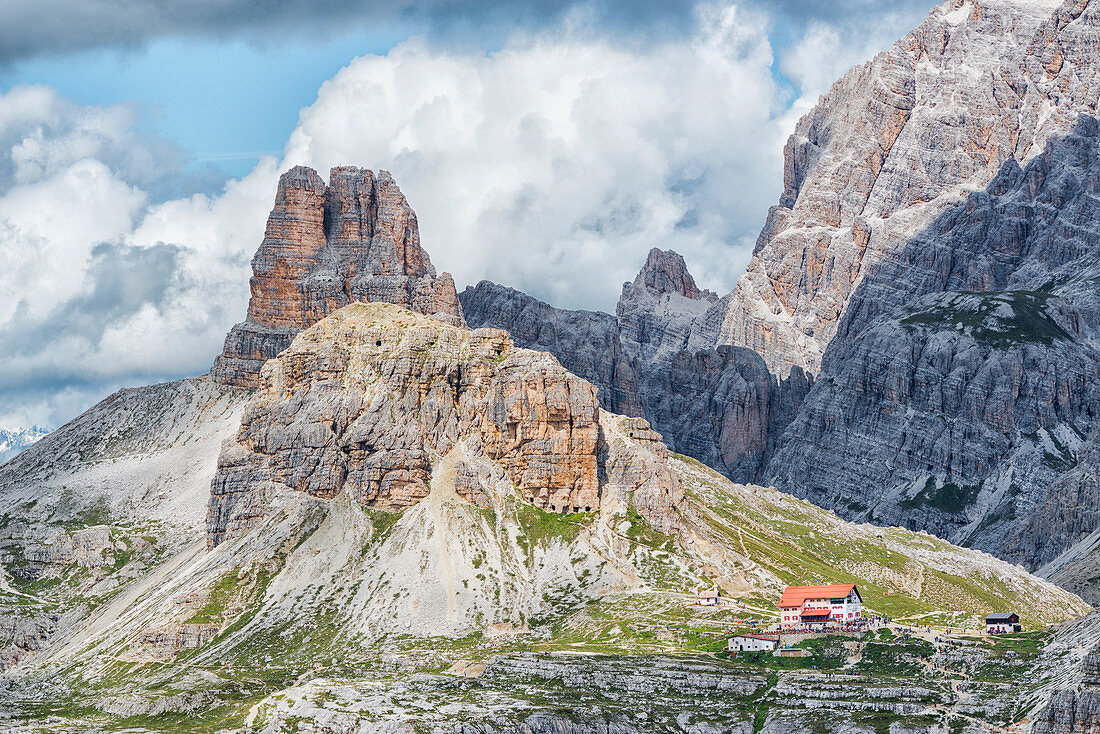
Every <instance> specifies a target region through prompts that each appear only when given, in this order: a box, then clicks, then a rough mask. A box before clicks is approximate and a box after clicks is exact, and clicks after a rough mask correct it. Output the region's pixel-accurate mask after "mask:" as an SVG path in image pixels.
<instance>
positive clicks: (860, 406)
mask: <svg viewBox="0 0 1100 734" xmlns="http://www.w3.org/2000/svg"><path fill="white" fill-rule="evenodd" d="M1098 172H1100V126H1098V124H1097V121H1096V119H1094V118H1092V117H1087V116H1085V117H1081V118H1080V119H1079V120H1078V123H1077V124H1076V125H1075V126H1074V128H1073V129H1072V130H1071V131H1069V132H1068V133H1066V134H1065V135H1063V136H1062V137H1059V138H1056V139H1052V140H1050V141H1049V142H1048V143H1047V145H1046V146H1045V148H1044V150H1043V152H1042V153H1040V154H1039V155H1036V156H1035V157H1033V158H1032V159H1031V160H1030V161H1029V162H1028V163H1027V165H1026V166H1024V167H1023V168H1021V167H1020V166H1019V165H1018V164H1017V163H1016V162H1015V161H1014V160H1009V161H1007V162H1006V163H1005V164H1004V165H1003V166H1002V169H1001V171H1000V172H999V173H998V175H997V176H996V177H995V178H994V180H993V182H992V183H991V184H990V185H989V187H988V189H987V190H985V191H980V192H973V193H971V194H970V195H969V196H967V197H966V198H965V199H964V200H962V201H960V202H958V203H956V204H955V205H953V206H951V207H949V208H948V209H946V210H945V211H944V212H943V213H942V214H941V215H940V216H939V217H938V218H937V219H936V220H935V221H934V222H932V223H931V224H929V225H928V226H927V227H925V228H924V229H923V230H921V231H919V232H917V233H915V234H914V235H913V236H912V237H911V238H910V240H909V242H908V243H907V244H905V245H904V246H902V247H900V248H899V250H898V252H897V254H896V255H895V256H894V257H893V258H891V259H889V260H883V261H882V262H880V263H878V264H877V265H875V266H874V267H873V268H871V269H870V271H869V272H868V274H867V276H866V277H865V278H864V280H863V281H862V282H861V283H860V284H859V286H858V287H857V288H856V290H855V291H854V292H853V293H852V295H851V297H850V298H849V302H848V307H847V311H846V312H845V314H844V316H843V317H842V318H841V320H840V322H839V325H838V329H837V334H836V336H835V338H834V339H833V341H832V343H831V344H830V345H829V348H828V349H827V350H826V353H825V358H824V361H823V363H822V366H821V374H820V375H819V379H818V380H817V385H816V387H815V390H814V391H813V392H812V393H811V394H810V397H809V398H808V399H807V401H806V403H805V404H804V406H803V408H802V412H801V413H800V415H799V417H798V418H797V420H796V421H795V425H794V426H792V428H791V430H790V431H789V432H788V434H787V435H785V436H783V437H781V438H780V439H779V443H780V445H781V446H782V448H781V449H780V451H779V452H778V453H777V454H776V455H775V458H774V459H773V460H772V461H771V463H770V465H769V468H768V470H767V472H766V476H767V478H768V479H769V480H770V481H773V482H775V483H776V485H777V486H779V487H781V488H784V489H786V490H787V491H791V492H793V493H796V494H798V495H800V496H803V497H808V498H812V499H814V500H815V501H817V502H819V503H821V504H823V505H824V506H826V507H830V508H833V509H835V510H836V511H837V512H840V513H841V514H844V515H845V516H847V517H853V518H854V517H861V518H873V519H875V520H877V521H882V522H889V523H898V524H905V525H907V526H908V527H913V528H923V529H927V530H930V531H932V532H936V533H938V534H940V535H942V536H944V537H947V538H949V539H952V540H953V541H955V542H965V543H967V544H972V545H976V546H978V547H981V548H983V549H985V550H988V551H990V552H992V553H995V554H997V555H999V556H1001V557H1002V558H1007V559H1010V560H1013V561H1016V562H1020V563H1023V564H1025V565H1026V566H1027V567H1029V568H1033V569H1035V568H1039V567H1041V566H1043V565H1044V564H1048V563H1051V562H1053V561H1054V560H1055V559H1057V557H1058V556H1059V554H1061V553H1063V552H1069V551H1070V550H1071V549H1072V548H1073V546H1074V545H1075V544H1077V543H1078V542H1080V541H1082V540H1083V539H1086V538H1088V537H1089V536H1090V535H1091V534H1092V533H1093V531H1094V530H1096V529H1097V528H1098V527H1100V525H1098V518H1097V516H1096V513H1095V512H1093V510H1092V501H1093V500H1092V495H1093V493H1092V491H1091V490H1090V489H1088V487H1089V485H1090V483H1091V482H1092V481H1093V479H1092V478H1093V477H1095V476H1096V470H1097V468H1098V466H1100V465H1098V463H1097V459H1096V452H1095V451H1094V450H1089V449H1088V447H1087V445H1086V442H1085V439H1086V437H1087V436H1088V435H1089V434H1090V433H1091V431H1092V425H1093V424H1094V422H1095V420H1096V417H1097V415H1098V414H1100V389H1098V377H1100V352H1098V351H1097V349H1096V346H1095V344H1096V343H1097V341H1096V337H1097V334H1098V333H1100V332H1098V329H1097V325H1098V324H1100V298H1098V297H1097V289H1096V284H1097V283H1098V282H1100V267H1098V265H1097V250H1096V247H1097V243H1098V242H1100V228H1097V226H1096V225H1095V222H1096V221H1097V214H1098V211H1097V204H1096V197H1095V194H1094V191H1095V186H1096V184H1095V181H1096V179H1097V176H1098ZM1057 565H1058V567H1059V568H1060V569H1061V571H1062V573H1064V574H1065V573H1068V574H1070V575H1072V573H1070V572H1069V571H1068V570H1067V569H1065V568H1064V566H1065V565H1066V564H1065V563H1061V562H1060V563H1058V564H1057ZM1092 565H1095V564H1092ZM1074 588H1077V587H1076V586H1075V587H1074Z"/></svg>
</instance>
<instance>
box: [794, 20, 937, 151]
mask: <svg viewBox="0 0 1100 734" xmlns="http://www.w3.org/2000/svg"><path fill="white" fill-rule="evenodd" d="M927 12H928V8H927V7H925V5H924V4H919V5H915V4H908V5H899V6H898V7H896V8H895V9H894V10H892V11H886V12H884V11H882V10H881V9H875V10H873V11H867V10H862V11H854V10H853V11H852V12H851V13H850V14H849V15H848V16H847V18H846V20H844V21H837V22H825V21H821V20H815V21H813V22H811V23H810V24H809V25H808V27H807V28H806V32H805V33H804V34H803V35H802V37H801V38H799V39H798V40H797V41H796V42H795V43H793V44H791V45H790V46H789V47H787V48H786V49H784V51H783V53H782V54H781V55H780V57H779V70H780V71H781V72H782V73H783V75H784V76H786V77H787V79H789V80H790V81H791V83H792V84H794V85H795V87H796V88H797V89H798V92H799V96H798V98H797V99H796V100H795V101H794V103H793V104H792V105H791V107H790V109H789V110H788V111H787V113H786V115H784V117H783V122H782V130H783V134H784V135H788V134H790V133H791V132H793V131H794V126H795V124H796V123H797V122H798V119H799V118H800V117H802V116H803V115H804V114H806V113H807V112H809V111H810V110H811V109H813V107H814V105H816V104H817V100H818V98H819V97H820V96H821V95H822V94H825V93H826V92H827V91H829V88H830V87H831V86H832V85H833V82H835V81H836V80H837V79H840V77H842V76H844V74H845V73H846V72H847V71H848V70H849V69H851V68H852V67H853V66H857V65H859V64H862V63H864V62H866V61H868V60H870V59H871V58H873V57H874V56H875V54H877V53H879V52H881V51H885V50H886V49H888V48H890V46H892V45H893V44H894V42H895V41H897V39H898V38H900V37H902V36H904V35H905V34H906V33H907V32H908V31H909V30H910V29H912V28H915V27H916V26H917V24H918V23H919V22H920V20H921V18H923V17H924V15H926V14H927Z"/></svg>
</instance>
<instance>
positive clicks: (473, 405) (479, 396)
mask: <svg viewBox="0 0 1100 734" xmlns="http://www.w3.org/2000/svg"><path fill="white" fill-rule="evenodd" d="M261 381H262V389H261V391H260V392H259V394H258V395H257V396H256V398H255V399H254V400H253V402H252V404H251V405H250V406H249V407H248V409H247V410H246V411H245V415H244V417H243V418H242V422H241V428H240V431H239V432H238V435H237V438H236V440H235V441H233V442H229V443H227V444H226V446H225V447H223V450H222V454H221V456H220V457H219V460H218V471H217V474H216V475H215V478H214V481H213V484H212V486H211V499H210V504H209V507H208V516H207V531H208V532H207V539H208V543H209V544H210V545H211V546H214V545H217V544H218V543H220V542H222V541H223V540H225V539H226V538H232V537H237V536H239V535H241V534H243V533H244V532H247V530H248V529H250V528H252V527H255V526H256V525H257V524H258V523H260V522H261V521H262V519H263V517H264V514H265V507H266V505H267V501H266V500H265V496H266V494H267V493H270V492H272V491H275V492H278V491H287V490H289V491H292V492H299V493H305V494H309V495H313V496H315V497H321V498H331V497H333V496H335V495H336V494H337V493H339V492H340V491H341V490H343V491H347V492H348V493H349V494H350V495H351V496H352V497H353V498H354V499H356V500H358V501H359V502H361V503H362V504H364V505H368V506H371V507H377V508H380V509H384V510H400V509H402V508H405V507H409V506H411V505H413V504H415V503H416V502H417V501H419V500H421V499H423V498H424V497H426V496H427V495H428V493H429V491H430V488H431V487H433V486H435V485H436V483H437V482H438V483H439V484H440V485H441V486H442V485H446V484H452V483H453V485H454V489H455V491H456V492H457V493H458V494H459V495H461V496H463V497H465V498H467V499H468V500H470V501H471V502H475V503H476V504H480V505H483V506H488V505H489V504H491V503H492V502H494V501H496V498H499V497H501V496H502V495H503V494H504V493H506V492H511V491H512V489H513V488H514V489H515V491H516V492H517V493H518V494H519V495H520V496H521V497H523V498H524V499H526V500H528V501H530V502H532V503H533V504H535V505H536V506H538V507H541V508H543V509H545V510H548V511H552V512H585V511H595V510H597V509H599V505H600V499H601V497H600V483H599V471H598V443H599V437H600V429H599V408H598V404H597V402H596V388H595V387H593V386H592V385H591V384H590V383H588V382H585V381H584V380H582V379H580V378H579V377H577V376H575V375H572V374H570V373H569V372H567V371H566V370H565V368H563V367H562V366H561V365H560V364H559V363H558V362H557V360H556V359H554V357H553V356H551V355H549V354H546V353H544V352H534V351H529V350H526V349H516V348H515V347H514V346H513V345H512V341H511V340H510V339H509V338H508V334H507V332H505V331H501V330H499V329H477V330H475V331H469V330H466V329H459V328H456V327H453V326H449V325H447V324H444V323H442V322H440V321H437V320H434V319H429V318H427V317H424V316H421V315H419V314H415V313H413V312H411V311H408V310H405V309H401V308H396V307H394V306H390V305H382V304H358V305H352V306H349V307H347V308H344V309H341V310H340V311H338V312H336V313H334V314H332V315H331V316H329V317H328V318H325V319H323V320H322V321H320V322H318V323H317V324H315V325H314V326H312V327H310V328H309V329H307V330H305V331H303V332H302V333H301V334H299V335H298V337H297V338H296V339H295V340H294V342H293V344H292V345H291V346H290V347H289V348H288V349H287V350H286V351H284V352H283V353H282V354H280V355H279V356H278V357H277V358H275V359H272V360H270V361H269V362H268V363H267V364H266V365H265V367H264V369H263V372H262V376H261ZM448 466H450V467H453V471H448V470H447V469H446V467H448Z"/></svg>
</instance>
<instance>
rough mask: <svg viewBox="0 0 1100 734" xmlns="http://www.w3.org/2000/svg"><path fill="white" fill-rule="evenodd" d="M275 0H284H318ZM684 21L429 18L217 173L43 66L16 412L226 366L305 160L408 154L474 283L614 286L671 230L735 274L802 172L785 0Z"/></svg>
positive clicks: (587, 296) (5, 283) (12, 311)
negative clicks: (50, 84) (277, 143)
mask: <svg viewBox="0 0 1100 734" xmlns="http://www.w3.org/2000/svg"><path fill="white" fill-rule="evenodd" d="M63 4H64V3H61V2H60V0H50V1H49V2H44V3H42V2H39V3H35V7H41V6H43V5H51V6H53V5H63ZM81 5H82V6H83V5H86V6H88V7H93V6H97V5H96V3H94V2H93V3H81ZM114 5H116V4H106V3H104V4H102V5H101V6H98V7H101V9H103V8H109V7H113V6H114ZM117 5H118V7H129V6H130V5H133V4H132V3H121V4H117ZM150 5H151V4H146V3H141V4H140V8H138V11H135V12H139V11H140V12H162V13H165V12H168V11H169V10H172V9H173V8H175V10H174V11H173V12H177V13H178V14H179V15H178V17H177V16H172V18H170V19H169V20H168V21H164V22H163V23H162V24H161V26H162V27H164V28H175V29H178V28H181V27H192V25H194V26H195V27H200V26H201V25H202V22H201V18H202V17H205V16H203V15H202V13H203V12H206V11H204V10H203V9H204V8H205V9H206V10H208V11H210V12H211V13H215V12H221V11H220V10H218V9H219V8H221V9H223V10H224V9H225V8H227V7H229V6H235V5H247V3H235V2H233V1H232V0H209V1H208V2H198V3H186V4H184V3H178V4H174V3H164V4H158V6H157V9H156V10H155V11H154V10H150V7H149V6H150ZM302 5H305V4H302ZM309 5H310V6H311V8H312V9H314V10H316V9H317V8H318V6H317V5H316V4H312V3H311V4H309ZM333 5H335V3H334V4H333ZM460 5H461V3H460ZM16 6H19V7H24V6H20V5H19V3H16ZM223 6H224V7H223ZM284 6H285V7H284ZM451 6H453V3H452V4H448V7H449V8H451V10H453V9H454V8H453V7H451ZM29 7H30V6H29V5H28V6H25V7H24V11H25V12H30V11H29V10H26V8H29ZM279 7H280V8H283V10H278V9H276V11H273V12H275V14H276V15H278V13H279V12H285V13H287V15H286V16H285V17H287V18H289V17H292V16H293V13H292V12H291V11H292V10H293V9H294V8H296V7H297V8H298V9H299V10H301V7H300V6H299V4H297V3H285V4H280V6H279ZM440 7H441V8H442V6H440ZM494 7H496V8H497V9H496V10H494V9H493V8H494ZM502 7H503V5H501V6H493V5H492V4H487V5H485V6H484V7H482V8H481V9H480V10H477V11H476V12H503V11H501V10H500V8H502ZM539 7H542V8H543V10H539ZM613 7H614V4H611V5H605V6H604V8H603V9H602V10H600V11H599V12H610V11H611V10H612V9H613ZM662 7H663V6H662ZM287 8H289V10H288V9H287ZM322 9H323V8H322ZM6 12H7V11H6ZM88 12H91V11H88ZM102 12H103V13H105V14H106V15H105V16H104V17H107V16H109V15H110V12H111V11H109V10H107V9H103V10H102ZM140 12H139V15H140ZM295 12H297V11H295ZM302 12H304V11H302ZM333 12H335V11H333ZM387 12H389V11H387ZM440 12H443V11H442V10H441V11H440ZM447 12H450V10H448V11H447ZM471 12H475V11H471ZM526 12H532V13H538V12H544V13H545V14H548V15H554V14H559V15H560V14H562V13H567V12H568V13H574V14H576V13H584V12H588V13H591V12H596V11H593V10H592V8H591V7H589V6H585V5H583V4H577V3H565V2H561V3H553V2H551V3H545V4H544V5H542V6H537V5H536V6H532V8H530V9H529V10H528V11H526ZM189 14H190V15H189ZM475 14H476V13H475ZM165 17H167V16H165ZM467 17H469V16H467ZM188 18H189V19H188ZM270 22H275V21H274V20H271V21H270ZM438 22H444V21H442V20H440V21H438ZM678 22H681V23H683V24H684V25H685V30H684V31H683V32H682V33H678V34H670V35H669V36H668V37H667V38H661V39H650V40H648V41H646V42H645V43H641V42H637V39H633V40H632V39H619V40H618V41H616V40H612V39H610V38H608V37H606V36H599V37H597V36H594V35H593V34H591V33H589V32H588V31H587V30H585V28H588V27H589V26H588V25H586V24H581V29H580V30H578V31H576V32H571V31H569V30H568V28H569V27H570V26H569V25H568V24H565V25H564V26H562V27H558V28H557V29H556V30H554V31H553V32H538V31H532V32H523V33H516V34H513V35H512V37H511V38H510V40H508V42H507V43H505V44H504V45H503V46H502V47H501V48H500V49H499V50H496V51H493V52H489V53H487V52H484V51H481V50H470V49H468V48H467V49H456V48H455V47H454V46H453V45H448V44H440V43H436V42H435V41H433V40H431V38H427V39H425V38H421V39H413V40H410V41H406V42H405V43H402V44H400V45H398V46H396V47H395V48H394V49H393V50H392V51H391V52H389V53H387V54H386V55H383V56H365V57H361V58H358V59H355V60H353V61H352V62H351V63H350V64H348V66H347V67H345V68H344V69H343V70H341V71H340V72H339V73H338V74H337V75H336V76H335V77H333V78H332V79H331V80H329V81H328V82H326V83H325V84H324V85H323V86H322V87H321V89H320V91H319V92H318V96H317V99H316V101H315V102H314V103H313V104H312V105H310V106H309V107H307V108H305V109H303V110H302V111H301V115H300V119H299V124H298V127H297V129H296V130H295V131H294V132H293V134H292V135H291V136H290V139H289V141H288V142H287V145H286V149H285V151H284V154H283V156H282V158H281V159H280V160H276V159H275V158H273V157H268V158H264V159H262V160H261V162H260V163H259V165H258V166H257V167H256V168H255V169H254V170H253V171H252V172H251V173H250V174H249V175H248V176H246V177H245V178H243V179H241V180H231V181H229V182H228V183H227V184H226V185H225V186H224V188H223V189H222V190H221V191H219V192H218V193H216V194H214V195H202V194H199V195H192V196H186V197H182V198H173V196H174V195H169V194H167V193H166V192H171V191H175V190H178V189H179V188H180V186H181V181H183V180H184V178H185V176H186V174H185V170H187V157H186V155H184V154H183V153H181V151H179V150H177V149H176V148H175V147H173V146H172V145H170V144H167V143H165V142H164V141H159V140H156V139H154V138H151V137H149V136H148V135H144V134H140V133H138V132H136V131H137V130H138V129H139V128H140V125H139V124H138V122H137V121H136V119H135V116H134V113H133V111H132V110H130V109H128V108H126V107H109V108H105V107H88V106H80V105H76V104H73V103H71V102H68V101H66V100H64V99H62V98H60V97H59V96H58V95H57V94H56V93H55V92H54V91H53V90H50V89H48V88H45V87H20V88H16V89H14V90H11V91H9V92H8V93H7V94H4V95H0V258H3V260H2V261H3V262H4V263H5V264H6V265H7V267H6V268H5V269H3V270H0V353H3V354H4V355H5V358H4V359H3V360H0V425H5V424H6V425H32V424H45V425H58V424H59V423H60V422H62V421H64V420H67V419H68V418H70V417H72V416H73V415H75V414H76V413H77V412H79V410H81V409H83V408H85V407H86V406H87V405H89V404H91V403H92V402H94V401H95V400H97V399H99V398H101V397H103V396H104V395H106V394H107V393H108V392H110V391H111V390H113V389H116V388H117V387H121V386H125V385H135V384H146V383H149V382H152V381H156V380H159V379H170V378H175V377H178V376H183V375H195V374H201V373H203V372H205V371H207V370H208V369H209V366H210V363H211V361H212V359H213V357H214V355H215V354H217V353H218V352H219V351H220V348H221V343H222V339H223V338H224V335H225V333H226V331H227V330H228V329H229V327H230V326H231V325H232V324H233V323H234V322H235V321H237V320H239V319H241V318H243V315H244V312H245V306H246V303H247V299H248V278H249V275H250V269H249V261H250V258H251V256H252V254H253V252H254V251H255V249H256V247H257V246H258V245H259V242H260V239H261V238H262V236H263V228H264V220H265V217H266V214H267V212H268V211H269V209H270V208H271V205H272V201H273V198H274V193H275V183H276V181H277V178H278V175H279V172H280V171H281V170H284V169H285V168H287V167H289V166H291V165H295V164H306V165H311V166H313V167H315V168H317V169H318V170H319V171H320V172H321V173H322V175H327V172H328V168H329V167H330V166H332V165H337V164H352V165H360V166H365V167H369V168H374V169H376V170H377V169H379V168H385V169H388V170H390V171H391V172H392V173H393V174H394V176H395V178H396V180H397V181H398V183H399V184H400V185H401V187H402V189H403V190H404V192H405V194H406V196H407V197H408V199H409V201H410V203H411V204H412V206H413V207H414V208H415V209H416V211H417V213H418V215H419V219H420V225H421V235H422V240H423V243H424V245H425V247H426V248H427V250H428V251H429V253H430V254H431V256H432V259H433V261H434V262H435V264H436V266H437V268H439V269H441V270H449V271H451V272H452V273H453V274H454V275H455V277H456V280H457V281H458V282H459V285H460V287H462V285H464V284H471V283H475V282H477V281H478V280H480V279H482V278H489V279H492V280H496V281H498V282H501V283H504V284H507V285H511V286H514V287H517V288H521V289H523V290H525V291H527V292H529V293H532V294H534V295H536V296H538V297H540V298H543V299H545V300H549V301H551V302H553V303H555V304H556V305H561V306H567V307H582V308H600V309H605V310H606V309H611V308H613V305H614V302H615V300H616V298H617V296H618V292H619V288H620V286H621V283H622V282H623V281H624V280H628V279H631V278H632V277H633V276H634V274H635V272H636V271H637V269H638V268H639V267H640V265H641V264H642V262H643V261H644V258H645V253H646V252H647V251H648V250H649V248H651V247H654V246H660V247H663V248H673V249H676V250H677V251H679V252H681V253H682V254H683V255H684V256H685V257H686V259H687V261H688V264H689V267H691V269H692V271H693V272H694V273H695V274H696V276H697V278H698V279H699V280H700V281H701V283H702V284H703V285H705V286H708V287H711V288H714V289H716V290H720V291H724V290H728V289H729V288H731V287H732V286H733V284H734V281H735V278H736V276H737V275H738V274H739V273H740V272H741V271H742V270H743V269H744V266H745V264H746V262H747V261H748V258H749V256H750V255H751V249H752V245H753V243H754V241H755V238H756V235H757V232H758V231H759V228H760V226H761V224H762V222H763V220H764V217H765V215H766V212H767V208H768V206H769V205H770V204H772V203H774V201H775V200H776V197H777V195H778V192H779V190H780V187H781V176H782V162H781V149H782V143H783V139H784V137H785V135H786V133H787V132H788V130H789V127H790V126H791V125H792V124H793V121H792V120H790V119H789V112H788V111H789V109H790V104H791V100H790V99H789V91H787V90H786V88H785V87H784V86H783V85H781V84H780V83H779V82H777V80H776V77H775V74H774V67H775V63H776V60H775V58H774V57H773V51H772V48H771V45H770V44H769V40H768V34H769V21H768V17H767V16H766V15H764V14H763V13H761V12H759V11H757V10H754V9H753V8H752V7H751V6H744V5H705V6H700V7H698V8H695V9H693V10H691V11H685V14H684V15H683V18H681V19H680V20H679V21H678ZM188 24H191V25H188ZM195 24H198V25H195ZM72 25H73V26H77V27H78V26H80V24H79V23H75V24H72ZM14 26H22V27H30V26H27V25H26V24H24V23H17V24H8V25H7V28H9V29H10V28H11V27H14ZM157 27H158V26H157V24H156V23H152V24H151V26H150V28H148V29H146V30H145V31H143V32H144V33H146V34H148V33H155V32H156V30H155V29H156V28H157ZM562 28H565V30H563V29H562ZM835 28H836V26H824V25H822V26H820V30H819V31H815V32H814V33H811V34H809V35H807V36H806V37H805V38H804V39H803V41H802V42H801V44H796V45H794V46H792V47H791V48H790V49H789V50H788V53H787V54H786V55H785V56H784V57H783V58H782V59H780V61H779V64H780V66H781V67H782V69H783V72H784V74H786V75H787V76H788V77H789V78H792V79H797V80H799V83H800V85H803V86H804V87H805V88H806V89H811V88H813V87H815V86H819V85H824V84H826V83H827V78H828V76H829V75H830V74H834V72H833V71H832V70H829V71H825V70H822V69H821V68H820V67H821V64H820V63H819V61H818V59H817V57H818V56H819V55H821V54H825V53H829V54H835V53H837V49H838V48H840V47H848V46H851V43H850V38H849V36H846V35H845V33H847V31H845V30H844V29H843V28H842V29H841V30H840V31H836V30H835ZM36 32H38V31H34V32H32V33H31V35H32V36H33V35H34V33H36ZM42 32H43V33H45V31H44V30H43V31H42ZM74 32H75V31H74ZM112 32H114V33H115V34H116V36H117V37H119V38H123V37H125V38H132V39H137V40H140V38H141V37H143V36H142V35H141V33H138V32H137V31H134V34H133V35H132V36H126V35H125V34H126V33H127V31H126V28H125V27H123V28H121V29H118V30H117V31H112ZM165 32H167V31H165ZM103 33H104V34H105V35H103V38H107V39H108V40H109V39H110V38H112V37H115V36H111V33H108V32H107V31H104V32H103ZM5 34H8V35H10V34H11V31H10V30H3V29H0V60H3V59H4V58H13V54H14V55H16V56H17V55H18V54H30V53H36V52H38V51H36V50H35V49H36V48H38V50H41V49H42V48H47V47H48V48H56V47H58V46H59V45H60V46H64V44H66V43H77V41H73V40H72V39H68V40H66V39H63V38H60V37H58V38H54V39H53V40H49V41H48V42H47V41H42V42H41V43H40V44H39V46H38V47H35V46H34V43H35V41H34V39H33V38H30V39H25V40H26V43H25V44H24V47H21V48H22V50H20V47H17V46H18V44H14V42H13V41H11V40H10V39H7V36H5ZM119 34H121V35H119ZM830 34H832V35H830ZM103 38H100V40H99V41H97V42H107V41H104V40H103ZM90 42H91V41H89V43H90ZM875 43H877V41H873V42H870V45H868V46H866V47H860V48H861V49H864V50H868V49H871V47H872V46H873V45H874V44H875ZM13 44H14V45H13ZM51 44H53V45H51ZM876 50H877V49H876ZM860 52H862V51H860ZM853 53H856V52H853ZM868 53H869V52H868ZM5 54H7V55H6V56H5ZM844 58H847V57H844ZM843 63H847V61H844V62H843ZM839 71H843V70H842V69H841V70H839ZM184 189H185V190H186V186H184ZM189 190H199V188H198V187H194V188H191V189H189Z"/></svg>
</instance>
